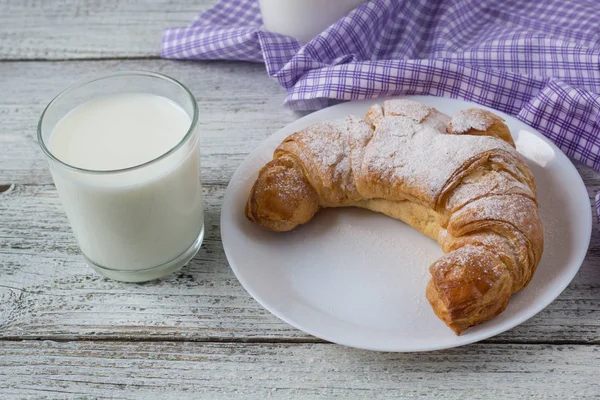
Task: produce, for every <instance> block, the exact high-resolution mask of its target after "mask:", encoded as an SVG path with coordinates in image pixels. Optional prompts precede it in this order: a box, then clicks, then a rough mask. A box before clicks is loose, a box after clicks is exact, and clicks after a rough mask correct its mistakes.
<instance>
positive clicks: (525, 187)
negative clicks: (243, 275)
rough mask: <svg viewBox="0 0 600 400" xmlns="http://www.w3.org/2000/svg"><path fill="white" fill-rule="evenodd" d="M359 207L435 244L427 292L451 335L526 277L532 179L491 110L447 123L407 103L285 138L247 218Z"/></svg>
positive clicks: (277, 223) (531, 255)
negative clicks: (437, 250)
mask: <svg viewBox="0 0 600 400" xmlns="http://www.w3.org/2000/svg"><path fill="white" fill-rule="evenodd" d="M348 206H354V207H362V208H367V209H370V210H373V211H378V212H381V213H384V214H386V215H389V216H391V217H393V218H396V219H400V220H402V221H404V222H406V223H407V224H409V225H411V226H413V227H415V228H416V229H418V230H419V231H421V232H423V233H424V234H426V235H428V236H430V237H431V238H433V239H435V240H437V241H438V242H439V243H440V245H441V247H442V250H443V251H444V253H446V254H445V255H444V256H443V257H441V258H440V259H439V260H437V261H436V262H435V263H433V265H431V267H430V268H429V270H430V273H431V280H430V281H429V284H428V285H427V292H426V294H427V299H428V300H429V302H430V303H431V306H432V307H433V310H434V312H435V313H436V315H437V316H438V317H439V318H441V319H442V320H443V321H444V322H445V323H446V324H447V325H448V326H449V327H450V328H451V329H452V330H454V332H456V334H460V333H462V332H463V331H464V330H465V329H467V328H468V327H470V326H473V325H476V324H479V323H481V322H484V321H487V320H489V319H491V318H493V317H495V316H496V315H498V314H500V313H501V312H502V311H504V309H505V308H506V306H507V305H508V302H509V299H510V296H511V294H512V293H514V292H517V291H519V290H521V289H522V288H524V287H525V286H526V285H527V284H528V283H529V281H530V280H531V278H532V276H533V273H534V271H535V269H536V267H537V265H538V263H539V261H540V258H541V255H542V249H543V235H542V226H541V222H540V217H539V213H538V205H537V200H536V197H535V184H534V180H533V176H532V174H531V172H530V170H529V168H528V166H527V164H526V163H525V161H524V160H523V159H522V158H521V156H520V155H519V154H518V153H517V151H516V150H515V148H514V142H513V140H512V137H511V135H510V131H509V129H508V127H507V126H506V125H505V124H504V122H503V120H502V119H501V118H500V117H498V116H496V115H495V114H493V113H491V112H489V111H485V110H480V109H468V110H464V111H462V112H460V113H458V114H457V115H456V116H454V117H453V118H452V119H450V118H449V117H448V116H446V115H444V114H442V113H440V112H439V111H437V110H436V109H434V108H432V107H429V106H427V105H424V104H421V103H417V102H414V101H409V100H391V101H386V102H385V103H384V105H383V107H381V106H379V105H375V106H373V107H371V109H370V110H369V112H368V113H367V115H366V117H365V119H361V118H356V117H348V118H346V119H345V120H342V121H334V122H325V123H320V124H316V125H313V126H310V127H308V128H306V129H303V130H302V131H300V132H297V133H295V134H293V135H291V136H289V137H287V138H286V139H285V140H284V141H283V142H282V143H281V144H280V145H279V147H277V149H276V150H275V153H274V157H273V160H272V161H270V162H269V163H268V164H267V165H265V167H263V168H262V169H261V170H260V173H259V175H258V178H257V180H256V182H255V183H254V186H253V187H252V190H251V193H250V196H249V198H248V202H247V204H246V216H247V217H248V219H250V220H251V221H253V222H254V223H256V224H259V225H261V226H263V227H265V228H267V229H270V230H273V231H289V230H292V229H294V228H295V227H296V226H298V225H299V224H304V223H306V222H308V221H310V219H311V218H312V217H313V216H314V215H315V213H316V212H317V211H319V209H321V208H324V207H348Z"/></svg>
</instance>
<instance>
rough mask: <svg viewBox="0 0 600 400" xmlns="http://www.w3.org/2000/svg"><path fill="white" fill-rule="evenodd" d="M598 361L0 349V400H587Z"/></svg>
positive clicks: (78, 347) (336, 351) (564, 355)
mask: <svg viewBox="0 0 600 400" xmlns="http://www.w3.org/2000/svg"><path fill="white" fill-rule="evenodd" d="M599 361H600V348H599V346H572V345H557V346H554V345H515V344H509V345H494V344H487V345H481V344H480V345H471V346H466V347H463V348H460V349H451V350H446V351H438V352H432V353H425V354H423V353H422V354H418V353H413V354H402V353H377V352H369V351H361V350H355V349H349V348H343V347H340V346H335V345H327V344H228V343H156V342H138V343H115V342H105V343H94V342H70V343H56V342H39V341H25V342H0V396H5V397H6V398H11V399H12V398H24V397H26V396H28V398H29V396H31V397H34V398H48V397H53V398H55V397H61V398H62V397H66V396H69V397H75V398H89V397H93V398H111V399H140V398H142V399H146V398H157V397H158V396H160V398H161V399H165V400H167V399H183V398H186V399H187V398H194V399H197V398H202V399H323V398H343V399H387V398H399V397H402V398H415V397H425V398H444V399H467V398H468V399H486V400H487V399H498V398H503V399H505V398H519V399H523V398H532V399H537V398H540V399H542V398H543V399H592V398H597V397H596V396H597V395H598V393H600V384H599V381H598V379H597V372H598V362H599ZM2 378H3V379H2Z"/></svg>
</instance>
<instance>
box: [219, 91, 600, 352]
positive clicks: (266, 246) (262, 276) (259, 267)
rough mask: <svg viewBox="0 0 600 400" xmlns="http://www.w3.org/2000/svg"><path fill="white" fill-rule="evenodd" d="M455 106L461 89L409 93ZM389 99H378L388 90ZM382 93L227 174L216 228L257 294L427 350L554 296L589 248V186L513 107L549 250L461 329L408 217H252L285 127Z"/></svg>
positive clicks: (306, 314) (393, 345) (521, 317)
mask: <svg viewBox="0 0 600 400" xmlns="http://www.w3.org/2000/svg"><path fill="white" fill-rule="evenodd" d="M410 98H411V99H414V100H417V101H420V102H423V103H426V104H429V105H431V106H433V107H436V108H437V109H439V110H440V111H442V112H445V113H446V114H448V115H453V114H454V113H456V112H458V111H459V110H462V109H465V108H468V107H473V106H475V107H480V106H478V105H474V104H472V103H468V102H465V101H461V100H455V99H448V98H440V97H429V96H410ZM381 101H382V100H379V102H381ZM374 102H375V101H373V100H370V101H357V102H349V103H344V104H339V105H337V106H334V107H330V108H327V109H324V110H321V111H318V112H315V113H313V114H310V115H308V116H306V117H304V118H301V119H299V120H297V121H295V122H293V123H291V124H289V125H288V126H286V127H285V128H283V129H282V130H280V131H279V132H277V133H275V134H274V135H273V136H271V137H270V138H269V139H267V140H266V141H264V142H263V143H262V144H261V145H260V146H259V147H258V148H257V149H256V150H255V151H254V152H252V154H250V155H249V156H248V158H247V159H246V160H245V161H244V162H243V163H242V165H240V167H239V168H238V170H237V171H236V173H235V174H234V175H233V177H232V178H231V182H230V183H229V186H228V188H227V191H226V193H225V199H224V202H223V208H222V211H221V235H222V238H223V246H224V248H225V253H226V255H227V259H228V260H229V263H230V265H231V268H232V269H233V272H234V273H235V275H236V276H237V278H238V279H239V281H240V282H241V283H242V285H243V286H244V287H245V288H246V290H247V291H248V293H250V294H251V295H252V296H253V297H254V298H255V299H256V300H257V301H258V302H259V303H260V304H262V305H263V306H264V307H265V308H267V309H268V310H269V311H271V312H272V313H273V314H275V315H276V316H278V317H279V318H281V319H282V320H284V321H286V322H288V323H289V324H291V325H293V326H295V327H296V328H298V329H301V330H303V331H305V332H307V333H309V334H311V335H314V336H317V337H319V338H322V339H325V340H328V341H331V342H335V343H339V344H343V345H347V346H352V347H359V348H364V349H372V350H383V351H426V350H437V349H444V348H449V347H455V346H460V345H465V344H468V343H473V342H476V341H479V340H483V339H486V338H489V337H491V336H494V335H497V334H499V333H501V332H504V331H506V330H508V329H511V328H513V327H515V326H517V325H519V324H520V323H522V322H523V321H525V320H527V319H529V318H531V317H532V316H534V315H535V314H537V313H538V312H540V311H541V310H542V309H543V308H544V307H546V306H547V305H548V304H550V302H552V301H553V300H554V299H555V298H556V297H558V295H559V294H560V293H561V292H562V291H563V290H564V289H565V287H566V286H567V285H568V284H569V282H571V280H572V279H573V277H574V276H575V274H576V273H577V271H578V270H579V267H580V266H581V263H582V261H583V259H584V257H585V254H586V251H587V248H588V245H589V240H590V235H591V227H592V217H591V207H590V201H589V199H588V195H587V191H586V188H585V186H584V184H583V182H582V180H581V177H580V176H579V174H578V172H577V170H576V169H575V167H574V166H573V164H571V162H570V161H569V159H568V158H567V157H566V156H565V155H564V154H563V153H562V152H561V151H560V150H559V149H558V148H557V147H556V146H554V145H553V144H552V143H550V142H549V141H548V140H547V139H546V138H544V137H543V136H542V135H541V134H540V133H538V132H537V131H535V130H534V129H533V128H531V127H529V126H527V125H525V124H523V123H522V122H520V121H518V120H517V119H515V118H513V117H511V116H509V115H506V114H503V113H501V112H498V111H494V112H496V113H497V114H499V115H501V116H502V117H504V118H505V119H506V123H507V124H508V126H509V127H510V130H511V132H512V134H513V137H514V139H515V141H516V143H517V147H518V149H519V151H520V152H521V154H523V155H524V156H525V157H526V158H527V160H528V162H529V165H530V167H531V170H532V172H533V175H534V176H535V180H536V184H537V188H538V198H539V201H540V207H541V215H542V222H543V224H544V235H545V250H544V254H543V258H542V261H541V263H540V265H539V267H538V269H537V272H536V273H535V276H534V278H533V280H532V281H531V283H530V284H529V286H528V287H527V288H525V289H524V290H523V291H522V292H520V293H517V294H515V295H513V297H512V298H511V301H510V304H509V306H508V308H507V309H506V311H504V313H502V314H501V315H500V316H498V317H496V318H494V319H493V320H491V321H488V322H486V323H484V324H481V325H479V326H476V327H473V328H470V329H469V330H467V331H466V332H465V333H463V334H462V335H461V336H456V335H455V334H454V333H453V332H452V331H451V330H450V329H449V328H447V327H446V325H445V324H444V323H443V322H442V321H440V320H439V319H438V318H437V317H436V316H435V315H434V313H433V311H432V310H431V307H430V305H429V303H428V301H427V299H426V298H425V286H426V283H427V281H428V279H429V272H428V267H429V265H430V264H431V263H432V262H433V261H434V260H436V259H437V258H438V257H440V256H441V255H442V251H441V250H440V247H439V246H438V245H437V243H436V242H434V241H433V240H431V239H429V238H427V237H425V236H424V235H422V234H421V233H419V232H417V231H416V230H414V229H412V228H410V227H409V226H407V225H405V224H403V223H402V222H399V221H396V220H394V219H391V218H388V217H385V216H383V215H380V214H377V213H373V212H369V211H365V210H360V209H331V210H324V211H321V212H320V213H319V214H317V215H316V216H315V218H314V219H313V220H312V221H311V222H310V223H308V224H306V225H304V226H301V227H299V228H298V229H296V230H294V231H292V232H288V233H272V232H268V231H266V230H265V229H263V228H261V227H258V226H256V225H254V224H252V223H250V222H249V221H247V220H246V218H245V216H244V205H245V202H246V198H247V196H248V193H249V191H250V188H251V186H252V183H253V182H254V180H255V179H256V176H257V172H258V170H259V169H260V168H261V167H262V166H263V165H264V164H266V163H267V162H268V161H269V160H271V157H272V154H273V150H274V149H275V147H277V145H278V144H279V143H280V142H281V141H282V140H283V139H284V138H285V137H286V136H288V135H290V134H292V133H294V132H296V131H298V130H300V129H302V128H304V127H306V126H307V125H310V124H313V123H315V122H319V121H324V120H331V119H337V118H343V117H345V116H346V115H349V114H354V115H358V116H363V115H364V114H365V113H366V111H367V109H368V108H369V107H370V105H371V104H373V103H374Z"/></svg>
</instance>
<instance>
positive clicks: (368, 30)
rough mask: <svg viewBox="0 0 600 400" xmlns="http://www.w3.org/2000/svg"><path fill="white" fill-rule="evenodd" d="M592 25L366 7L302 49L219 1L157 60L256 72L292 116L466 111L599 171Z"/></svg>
mask: <svg viewBox="0 0 600 400" xmlns="http://www.w3.org/2000/svg"><path fill="white" fill-rule="evenodd" d="M598 21H600V3H598V0H546V1H530V0H506V1H497V0H417V1H409V0H370V1H367V2H366V3H364V4H363V5H362V6H360V7H358V8H357V9H355V10H354V11H352V12H351V13H350V14H348V15H347V16H345V17H344V18H342V19H340V20H339V21H337V22H336V23H335V24H333V25H332V26H330V27H329V28H328V29H326V30H325V31H323V32H322V33H320V34H319V35H317V36H316V37H315V38H313V39H312V40H311V41H309V42H308V43H300V42H299V41H297V40H295V39H293V38H291V37H288V36H285V35H280V34H275V33H271V32H267V31H266V30H264V28H263V27H262V20H261V17H260V10H259V6H258V2H257V0H229V1H227V0H222V1H219V2H218V3H217V4H216V5H215V6H214V7H213V8H211V9H209V10H208V11H205V12H204V13H202V14H200V15H199V16H198V17H197V18H196V19H195V20H194V21H193V22H192V23H191V25H190V26H187V27H181V28H171V29H167V30H166V31H165V32H164V36H163V41H162V56H163V57H165V58H179V59H196V60H207V59H227V60H244V61H254V62H264V63H265V65H266V68H267V73H268V74H269V75H270V76H271V77H272V78H274V79H276V80H277V81H278V82H279V84H280V85H281V86H283V87H284V88H285V89H287V91H288V96H287V98H286V103H287V104H288V105H289V106H290V107H292V108H294V109H317V108H321V107H324V106H326V105H328V104H329V100H331V99H333V100H355V99H365V98H374V97H378V96H386V95H398V94H428V95H434V96H445V97H452V98H461V99H465V100H470V101H474V102H476V103H480V104H483V105H486V106H489V107H492V108H495V109H498V110H501V111H504V112H506V113H508V114H512V115H514V116H516V117H517V118H518V119H520V120H521V121H523V122H525V123H527V124H529V125H531V126H533V127H535V128H537V129H538V130H539V131H541V132H542V133H543V134H545V135H546V136H547V137H548V138H550V139H551V140H552V141H553V142H554V143H556V145H557V146H558V147H560V148H561V149H562V150H563V151H564V152H565V154H567V155H568V156H569V157H571V158H573V159H575V160H578V161H580V162H582V163H583V164H585V165H588V166H591V167H592V168H594V169H596V170H598V171H600V95H599V94H600V24H599V23H598ZM596 204H597V205H598V206H599V207H600V198H597V203H596Z"/></svg>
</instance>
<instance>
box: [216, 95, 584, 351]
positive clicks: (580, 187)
mask: <svg viewBox="0 0 600 400" xmlns="http://www.w3.org/2000/svg"><path fill="white" fill-rule="evenodd" d="M423 98H442V99H444V100H448V101H451V102H454V101H459V102H462V103H465V104H468V105H471V106H474V107H478V108H483V109H487V110H490V111H492V112H494V113H496V114H498V115H500V116H501V117H503V118H509V119H514V120H516V121H518V122H519V123H522V124H524V125H526V126H527V127H529V128H530V129H531V130H532V132H533V133H534V134H535V135H536V136H537V137H539V138H540V139H542V140H543V141H544V142H545V143H546V144H548V145H550V146H551V147H552V149H553V150H554V151H555V152H557V153H560V154H561V156H563V157H564V159H565V160H566V161H567V165H568V168H569V169H570V170H571V172H574V173H575V175H576V176H577V178H578V179H577V183H576V185H577V189H576V190H575V192H577V193H579V194H578V195H577V197H579V196H580V195H582V194H583V193H585V198H586V200H587V202H588V204H589V196H588V194H587V187H586V186H585V183H584V182H583V178H582V177H581V174H579V171H577V168H576V167H575V165H574V164H573V162H572V161H571V159H570V158H569V157H568V156H567V155H566V154H565V153H564V152H563V151H562V150H560V149H559V148H558V146H556V145H555V144H554V143H552V142H551V141H550V140H549V139H548V138H547V137H545V136H544V135H543V134H541V133H540V132H539V131H538V130H537V129H535V128H533V127H531V126H530V125H529V124H527V123H525V122H523V121H520V120H518V119H517V118H516V117H514V116H512V115H509V114H507V113H505V112H502V111H499V110H496V109H494V108H491V107H487V106H483V105H480V104H477V103H473V102H470V101H467V100H462V99H457V98H451V97H444V96H431V95H398V96H386V97H381V98H375V99H363V100H354V101H347V102H343V103H340V104H336V105H333V106H330V107H326V108H323V109H321V110H317V111H315V112H313V113H310V114H307V115H304V116H301V117H300V118H298V119H296V120H294V121H292V122H290V123H288V124H286V125H284V126H283V127H281V128H280V129H278V130H277V131H275V132H274V133H272V134H271V135H269V136H268V137H266V138H265V139H264V140H262V141H261V142H260V143H259V144H258V145H257V146H256V147H255V148H254V149H253V150H252V151H251V152H250V153H249V154H248V155H247V156H246V157H245V158H244V160H243V161H242V162H241V163H240V164H239V165H238V167H237V168H236V170H235V172H234V173H233V175H232V176H231V178H230V180H229V182H228V184H227V188H226V190H225V194H224V196H223V202H222V203H221V210H220V217H219V225H220V231H221V242H222V245H223V250H224V252H225V257H226V258H227V262H228V264H229V268H230V269H231V270H232V271H233V273H234V275H235V277H236V279H237V280H238V281H239V282H240V284H241V285H242V287H243V288H244V290H246V292H247V293H248V294H250V296H252V298H254V300H256V301H257V302H258V303H259V304H260V305H261V306H262V307H263V308H265V309H266V310H267V311H269V312H270V313H271V314H273V315H275V316H276V317H277V318H279V319H280V320H282V321H283V322H285V323H287V324H289V325H291V326H292V327H294V328H296V329H298V330H300V331H301V332H304V333H307V334H309V335H312V336H314V337H316V338H318V339H322V340H326V341H329V342H332V343H335V344H339V345H343V346H347V347H351V348H356V349H364V350H371V351H383V352H398V353H409V352H425V351H436V350H444V349H450V348H455V347H461V346H466V345H468V344H472V343H476V342H480V341H482V340H486V339H489V338H491V337H494V336H496V335H499V334H501V333H503V332H506V331H509V330H511V329H514V328H516V327H517V326H519V325H521V324H523V323H524V322H526V321H528V320H529V319H531V318H533V317H534V316H536V315H537V314H538V313H540V312H541V311H542V310H544V309H545V308H546V307H548V306H549V305H550V304H551V303H553V302H554V301H555V300H556V299H557V298H558V297H559V296H560V295H561V294H562V293H563V292H564V291H565V289H566V288H567V287H568V286H569V285H570V284H571V282H572V281H573V279H574V278H575V276H576V275H577V273H578V272H579V270H580V269H581V266H582V265H583V261H584V260H585V257H586V255H587V252H588V250H589V246H590V243H591V235H592V227H593V223H592V221H593V214H592V207H591V205H589V209H588V211H589V212H588V213H585V215H586V221H585V227H581V229H582V230H583V229H585V233H586V235H585V237H586V238H587V240H586V243H585V246H584V247H585V251H582V252H581V253H580V254H579V255H578V256H577V259H576V264H577V265H578V266H577V268H573V271H572V272H571V273H570V274H569V276H567V279H564V280H563V281H562V284H560V285H558V287H557V288H556V289H555V290H554V291H553V293H552V295H551V296H549V299H550V300H548V301H543V302H541V303H540V304H538V305H537V306H536V307H532V308H527V310H525V312H523V315H521V316H518V317H516V318H514V319H513V320H511V322H510V323H508V324H507V326H503V325H500V326H498V327H496V328H494V329H492V330H491V332H490V331H488V332H485V333H484V334H479V335H474V336H472V337H471V338H468V339H466V340H464V341H462V342H460V343H455V344H451V345H442V346H439V345H437V346H436V345H435V344H431V345H418V346H415V345H413V346H411V347H410V348H398V347H386V346H376V345H368V346H367V345H357V344H355V343H349V342H346V341H345V340H340V339H339V338H332V337H328V336H329V335H327V334H323V333H322V332H317V331H316V330H313V329H312V328H310V327H306V326H303V325H302V324H301V323H298V322H296V321H295V320H294V319H293V318H289V317H287V316H286V315H285V314H283V313H281V312H279V311H278V310H276V309H275V308H273V307H272V306H271V305H270V304H268V302H266V301H265V300H264V299H263V298H262V296H261V295H260V294H258V293H256V291H255V290H254V289H253V288H252V286H251V285H250V284H249V283H248V282H247V281H246V279H245V278H244V277H243V275H242V274H241V273H240V270H239V268H238V267H237V266H236V265H235V262H233V261H232V260H231V258H230V256H229V254H230V252H231V250H230V247H229V245H228V244H227V243H226V242H227V239H226V236H227V234H226V233H225V232H226V231H228V229H229V228H228V227H227V225H226V224H225V225H224V224H223V221H224V218H226V217H225V213H224V212H223V210H224V209H227V208H226V207H225V206H226V204H229V203H230V202H231V201H234V200H233V199H232V197H233V196H232V192H233V190H234V185H233V184H232V182H236V181H239V179H236V178H238V177H239V175H242V173H243V171H244V169H245V168H244V167H245V166H246V164H248V163H249V162H250V161H251V160H252V159H254V158H255V157H256V156H257V155H258V154H259V153H260V152H262V151H264V150H263V147H265V146H267V145H268V144H269V142H270V141H273V140H274V139H273V138H274V137H275V136H277V135H279V134H280V132H281V131H282V130H287V129H290V126H295V125H298V126H307V125H308V124H311V123H314V121H311V120H313V119H318V118H319V117H320V115H322V114H325V113H329V112H331V111H330V110H331V109H334V108H341V107H344V106H345V105H346V104H348V103H365V104H367V103H370V104H375V103H380V102H383V101H385V100H390V99H416V100H417V101H418V99H423ZM307 121H308V122H307ZM293 129H297V128H293ZM300 129H301V128H300ZM257 172H258V171H256V172H255V173H257ZM465 337H467V336H465Z"/></svg>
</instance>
